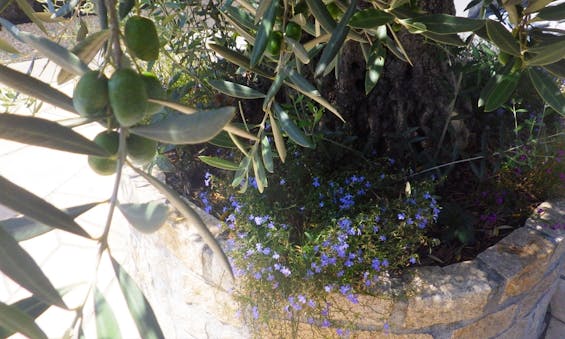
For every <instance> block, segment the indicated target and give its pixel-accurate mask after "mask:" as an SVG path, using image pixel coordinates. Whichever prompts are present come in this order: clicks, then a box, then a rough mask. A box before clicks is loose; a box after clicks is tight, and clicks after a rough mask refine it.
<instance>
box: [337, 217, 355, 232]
mask: <svg viewBox="0 0 565 339" xmlns="http://www.w3.org/2000/svg"><path fill="white" fill-rule="evenodd" d="M337 224H338V225H339V228H341V229H342V230H343V231H348V230H349V228H350V227H351V224H352V222H351V219H349V218H342V219H340V220H339V221H338V222H337Z"/></svg>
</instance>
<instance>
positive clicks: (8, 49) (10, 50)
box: [0, 39, 20, 54]
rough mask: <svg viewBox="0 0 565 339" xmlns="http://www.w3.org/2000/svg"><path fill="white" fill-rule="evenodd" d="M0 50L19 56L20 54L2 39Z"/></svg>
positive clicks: (0, 40)
mask: <svg viewBox="0 0 565 339" xmlns="http://www.w3.org/2000/svg"><path fill="white" fill-rule="evenodd" d="M0 49H1V50H3V51H6V52H8V53H13V54H19V53H20V52H19V51H18V50H17V49H15V48H14V47H13V46H12V45H11V44H10V43H9V42H7V41H6V40H4V39H0Z"/></svg>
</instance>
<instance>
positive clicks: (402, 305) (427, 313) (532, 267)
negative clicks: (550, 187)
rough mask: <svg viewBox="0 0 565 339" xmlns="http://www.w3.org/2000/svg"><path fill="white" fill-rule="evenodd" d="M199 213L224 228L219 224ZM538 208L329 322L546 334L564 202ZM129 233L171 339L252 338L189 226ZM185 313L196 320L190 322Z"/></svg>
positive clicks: (562, 251) (174, 222)
mask: <svg viewBox="0 0 565 339" xmlns="http://www.w3.org/2000/svg"><path fill="white" fill-rule="evenodd" d="M130 179H132V180H130V183H131V185H133V186H137V187H138V188H139V187H143V189H146V190H147V189H149V190H150V189H152V188H149V187H147V185H145V184H144V183H143V181H142V180H140V179H139V178H135V177H133V178H130ZM143 196H146V194H145V193H143ZM200 212H201V214H202V215H203V217H204V218H206V219H205V221H206V222H207V223H208V225H209V226H210V228H211V229H212V230H215V232H217V231H218V225H219V222H218V221H217V220H215V219H214V218H211V217H209V216H206V215H205V213H203V212H202V211H200ZM538 212H539V213H538V214H537V215H536V216H535V217H532V218H530V219H528V220H527V222H526V225H525V226H524V227H522V228H519V229H517V230H515V231H514V232H512V233H511V234H510V235H508V236H507V237H505V238H504V239H503V240H501V241H500V242H499V243H497V244H496V245H494V246H492V247H490V248H489V249H487V250H486V251H484V252H483V253H481V254H480V255H479V256H478V257H477V258H476V259H475V260H472V261H467V262H462V263H458V264H453V265H449V266H446V267H443V268H441V267H418V268H413V269H410V270H408V271H407V272H406V274H405V275H404V277H403V278H402V279H401V280H400V281H399V282H395V283H393V284H392V285H391V286H389V287H388V288H390V289H392V290H394V291H399V290H400V291H404V292H405V293H403V295H404V297H403V298H395V299H391V298H379V297H372V296H360V297H359V304H357V305H353V304H351V303H349V302H346V301H344V302H341V300H340V299H339V297H336V299H335V300H334V301H333V302H332V304H333V305H336V306H337V307H336V309H334V310H331V309H330V318H331V319H332V320H333V323H334V324H338V325H339V322H340V321H341V320H342V317H341V316H340V314H358V315H360V316H359V317H358V318H357V320H356V321H355V329H353V330H352V332H351V334H352V336H353V337H358V338H379V337H381V336H382V337H384V338H407V339H408V338H492V337H497V338H509V339H510V338H511V339H515V338H528V339H529V338H539V337H540V336H541V335H542V334H543V332H544V330H545V329H546V327H547V319H546V318H547V314H548V313H547V311H548V306H549V304H550V302H552V308H553V309H555V312H562V311H563V305H564V304H565V300H556V299H554V300H553V301H552V296H553V295H554V294H555V292H556V290H557V287H558V286H559V282H560V280H561V279H562V278H564V277H565V240H564V238H565V200H558V201H555V202H551V203H549V202H546V203H543V204H542V205H540V206H539V208H538ZM131 239H132V246H131V251H132V256H133V257H134V258H137V259H139V260H133V263H132V265H133V267H132V268H131V269H130V271H132V275H133V276H134V277H135V279H136V280H138V281H140V284H141V285H142V287H143V288H144V291H145V293H146V294H147V295H148V298H149V300H150V301H154V304H155V308H156V312H157V313H158V314H157V316H158V318H159V320H160V321H161V320H162V319H164V323H163V325H164V327H165V328H164V330H165V335H167V333H170V336H169V335H167V337H168V338H174V337H177V338H181V337H183V335H182V334H183V333H185V334H188V333H190V334H191V335H195V336H196V337H199V336H198V335H197V334H196V333H203V334H206V335H209V336H210V337H214V338H242V337H248V336H249V334H248V332H247V331H246V330H245V328H244V326H243V325H242V324H241V322H239V321H238V320H237V319H236V318H235V316H234V311H235V308H236V306H235V305H234V303H233V301H232V300H231V299H230V297H229V293H227V292H226V290H228V289H229V288H230V286H231V283H230V282H229V279H228V278H227V277H226V275H225V272H222V271H221V268H220V265H218V264H217V263H216V260H217V259H216V258H214V256H213V255H212V253H211V251H210V250H208V249H207V247H206V246H205V245H204V244H203V243H202V242H201V241H200V239H199V236H198V235H197V234H195V233H194V231H193V230H192V229H191V226H190V225H186V223H183V221H182V220H181V219H174V218H172V219H171V222H170V225H166V226H165V227H163V228H162V229H161V230H159V231H158V232H156V233H155V234H153V235H150V236H148V235H141V234H138V233H137V232H135V231H134V230H132V235H131ZM151 252H154V255H150V254H151ZM148 258H149V259H148ZM561 285H562V287H561V288H563V285H565V282H564V281H563V280H562V281H561ZM555 295H556V298H557V297H558V296H559V295H561V296H562V295H563V292H561V293H557V294H555ZM180 301H182V302H180ZM167 304H170V305H169V306H167ZM172 304H174V306H173V305H172ZM337 308H340V310H339V311H337ZM195 310H197V311H199V312H201V313H202V316H200V315H198V316H196V314H195V313H194V312H195ZM160 311H161V312H164V313H162V315H161V316H160V314H159V312H160ZM187 314H191V315H190V316H188V315H187ZM183 315H184V316H186V317H193V318H194V317H195V316H196V318H197V319H199V321H190V322H187V320H186V319H184V318H182V317H183ZM561 316H563V314H561ZM385 321H386V325H385ZM165 323H169V324H168V325H167V324H165ZM167 326H172V328H170V329H168V330H167V329H166V328H167ZM179 326H180V327H179ZM385 327H388V328H387V329H385ZM179 328H181V329H182V330H179ZM296 331H297V332H295V333H297V334H296V335H297V337H299V338H306V337H323V338H326V337H335V336H336V332H335V329H334V328H313V327H312V326H310V325H307V324H298V328H297V329H296ZM384 332H388V334H385V333H384ZM563 335H565V333H564V334H563Z"/></svg>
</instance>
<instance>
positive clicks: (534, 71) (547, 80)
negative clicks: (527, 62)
mask: <svg viewBox="0 0 565 339" xmlns="http://www.w3.org/2000/svg"><path fill="white" fill-rule="evenodd" d="M528 75H529V76H530V80H531V81H532V84H533V85H534V88H535V89H536V91H537V92H538V94H539V96H540V97H541V98H542V99H543V101H545V103H546V104H547V105H548V106H549V107H551V108H553V109H554V110H555V111H556V112H557V113H559V114H561V115H565V95H563V93H562V92H561V90H560V89H559V86H557V84H556V83H555V81H554V80H553V78H552V77H550V76H549V75H547V74H546V73H544V72H543V71H541V70H539V69H538V68H535V67H529V68H528Z"/></svg>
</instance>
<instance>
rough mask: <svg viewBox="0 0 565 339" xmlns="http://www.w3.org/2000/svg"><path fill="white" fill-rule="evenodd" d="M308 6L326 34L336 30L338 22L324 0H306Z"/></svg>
mask: <svg viewBox="0 0 565 339" xmlns="http://www.w3.org/2000/svg"><path fill="white" fill-rule="evenodd" d="M306 4H307V5H308V7H310V11H311V12H312V14H313V15H314V18H316V20H318V22H319V23H320V25H321V26H322V28H323V29H324V30H325V31H326V32H331V31H333V30H334V28H335V27H336V22H335V20H334V19H333V18H332V15H331V14H330V12H329V11H328V9H327V7H326V5H325V4H324V2H323V1H322V0H306Z"/></svg>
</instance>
